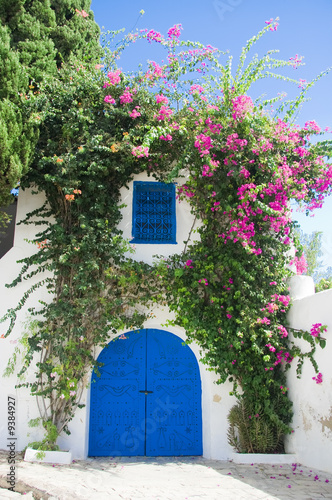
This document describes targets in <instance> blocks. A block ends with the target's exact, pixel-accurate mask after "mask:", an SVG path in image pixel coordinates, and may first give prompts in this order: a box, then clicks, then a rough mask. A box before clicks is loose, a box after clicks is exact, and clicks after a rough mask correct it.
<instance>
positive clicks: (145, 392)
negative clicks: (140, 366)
mask: <svg viewBox="0 0 332 500" xmlns="http://www.w3.org/2000/svg"><path fill="white" fill-rule="evenodd" d="M138 392H142V393H143V394H145V395H146V396H147V395H148V394H152V393H153V391H147V390H145V391H138Z"/></svg>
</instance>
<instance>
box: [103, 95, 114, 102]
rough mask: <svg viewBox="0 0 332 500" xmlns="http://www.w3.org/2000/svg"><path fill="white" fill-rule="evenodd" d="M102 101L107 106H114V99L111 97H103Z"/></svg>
mask: <svg viewBox="0 0 332 500" xmlns="http://www.w3.org/2000/svg"><path fill="white" fill-rule="evenodd" d="M104 101H105V102H107V104H115V99H113V97H112V96H111V95H107V96H105V98H104Z"/></svg>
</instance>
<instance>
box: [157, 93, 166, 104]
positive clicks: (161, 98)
mask: <svg viewBox="0 0 332 500" xmlns="http://www.w3.org/2000/svg"><path fill="white" fill-rule="evenodd" d="M156 101H157V103H158V104H160V103H163V104H168V99H167V97H166V96H165V95H162V94H157V95H156Z"/></svg>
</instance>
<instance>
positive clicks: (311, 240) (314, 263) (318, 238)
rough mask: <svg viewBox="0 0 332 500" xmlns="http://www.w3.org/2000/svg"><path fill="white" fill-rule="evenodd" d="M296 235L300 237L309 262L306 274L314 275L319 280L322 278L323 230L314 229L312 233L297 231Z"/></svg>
mask: <svg viewBox="0 0 332 500" xmlns="http://www.w3.org/2000/svg"><path fill="white" fill-rule="evenodd" d="M296 235H297V236H298V238H299V241H300V244H301V246H302V249H303V252H304V255H305V259H306V262H307V266H308V268H307V271H306V273H305V274H307V275H308V276H312V277H313V278H314V280H315V282H317V281H318V280H319V278H320V275H321V271H320V268H321V266H322V261H321V259H320V257H322V255H323V252H322V235H323V233H322V231H313V232H312V233H311V234H305V233H304V232H303V231H297V232H296Z"/></svg>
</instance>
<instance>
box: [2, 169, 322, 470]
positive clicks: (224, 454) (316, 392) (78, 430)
mask: <svg viewBox="0 0 332 500" xmlns="http://www.w3.org/2000/svg"><path fill="white" fill-rule="evenodd" d="M137 179H138V180H147V177H146V176H143V175H141V176H139V177H138V178H137ZM150 180H151V179H150ZM131 199H132V184H131V185H130V186H129V190H126V189H124V191H123V201H124V203H125V204H126V207H125V208H123V220H122V222H121V226H120V227H121V229H122V230H123V232H124V236H125V237H127V238H129V239H130V238H131V221H132V217H131V209H132V206H131ZM43 201H44V200H43V196H42V195H38V196H31V193H29V192H22V193H20V196H19V202H18V214H17V221H19V220H21V219H22V218H23V217H24V215H25V213H26V212H28V211H30V210H33V209H34V208H36V207H37V206H40V205H41V204H42V203H43ZM192 223H193V216H192V214H191V213H190V209H189V206H188V205H187V204H186V203H185V202H182V203H177V241H178V244H177V245H169V246H165V245H136V258H137V259H138V260H144V261H146V262H151V261H152V260H153V255H155V254H163V255H165V256H167V255H170V254H171V253H175V252H181V250H182V249H183V247H184V243H183V241H185V240H186V239H187V238H188V234H189V232H190V229H191V227H192ZM38 230H40V228H38ZM33 236H34V227H33V226H32V225H30V226H23V225H22V226H17V228H16V234H15V240H14V247H13V248H12V249H11V250H10V251H9V252H8V253H7V254H6V255H5V256H4V257H3V258H2V259H1V260H0V317H1V316H2V315H3V314H4V313H5V312H6V310H7V309H8V308H10V307H14V306H15V305H16V304H17V301H18V299H19V298H21V297H22V295H23V294H24V292H25V291H26V290H27V289H28V288H29V286H31V284H32V283H33V282H34V281H32V282H30V283H28V282H26V281H23V282H22V283H20V284H19V285H18V286H17V287H15V288H11V289H7V288H6V287H5V284H6V283H10V282H11V281H12V280H13V279H14V278H15V277H16V276H17V273H18V271H19V269H20V265H19V264H17V263H16V261H17V260H18V259H21V258H23V257H25V256H27V255H32V254H33V253H34V252H35V250H36V247H35V246H34V245H33V244H31V243H28V241H26V240H29V239H32V238H33ZM193 236H194V237H197V234H195V233H194V234H193ZM296 278H297V277H295V281H294V280H293V283H291V291H292V294H293V296H295V297H297V298H296V299H295V300H294V305H293V307H292V309H291V312H290V314H289V321H290V324H291V326H292V327H293V328H298V329H301V328H303V329H307V330H310V328H311V325H312V324H313V323H322V324H326V325H327V327H328V330H327V332H326V338H327V346H326V348H325V349H324V350H321V349H320V348H319V347H318V348H317V357H316V359H317V361H318V365H319V369H320V372H321V373H322V374H323V383H322V384H316V382H315V381H314V380H313V377H314V376H315V372H314V369H313V368H312V366H311V365H310V363H309V361H308V360H306V362H305V364H304V366H303V374H302V377H301V379H300V380H298V379H297V378H296V373H295V366H293V368H292V369H291V370H290V372H288V385H289V392H290V397H291V399H292V400H293V401H294V421H293V427H294V430H295V432H294V434H293V435H292V436H290V438H289V439H288V442H287V451H288V452H290V453H295V454H296V456H297V458H298V461H299V462H301V463H303V464H304V465H307V466H309V467H310V466H312V467H316V468H319V469H321V470H325V471H328V472H332V362H331V359H332V339H331V333H330V332H331V331H332V290H328V291H325V292H321V293H319V294H316V295H315V294H313V288H312V282H311V281H310V280H307V279H304V280H303V279H300V280H296ZM299 278H301V277H299ZM33 280H35V281H36V280H37V278H34V279H33ZM301 281H302V282H303V283H302V285H303V284H305V286H304V288H303V286H302V287H301V283H300V282H301ZM299 297H302V298H299ZM40 299H43V300H50V296H49V295H48V294H47V292H46V290H45V288H39V289H38V290H37V291H36V292H35V293H34V294H33V296H32V297H30V299H29V300H28V302H27V303H26V305H25V306H24V307H23V309H22V310H21V311H20V312H19V314H18V318H17V322H16V326H15V328H14V331H13V333H12V334H11V336H10V337H9V338H7V339H3V338H1V339H0V342H1V349H0V370H1V373H2V372H3V370H4V368H5V366H6V364H7V361H8V359H9V358H10V357H11V356H12V354H13V352H14V349H15V347H16V346H17V340H18V339H19V338H20V336H21V334H22V331H23V325H24V323H25V322H26V318H27V313H28V311H27V309H28V308H29V307H34V306H35V307H38V306H39V302H38V301H39V300H40ZM152 312H153V313H154V317H151V318H150V319H149V320H148V321H147V322H146V324H145V325H144V327H145V328H158V329H162V330H163V329H164V330H168V331H170V332H172V333H173V334H175V335H177V336H179V337H180V338H181V339H183V340H185V332H184V330H182V329H180V328H175V327H166V326H165V323H166V320H167V318H169V312H168V310H167V308H161V307H156V308H155V309H154V310H153V311H152ZM5 331H6V324H0V336H1V335H2V334H3V333H4V332H5ZM121 333H125V332H119V334H121ZM110 340H111V338H110ZM303 345H304V346H305V343H303ZM190 347H191V349H192V351H193V352H194V354H195V356H196V358H197V360H198V362H199V359H200V352H199V348H198V346H197V345H195V344H190ZM99 352H100V350H96V353H95V355H96V357H97V356H98V354H99ZM199 370H200V374H201V382H202V412H203V454H204V456H205V457H206V458H210V459H218V460H225V459H228V458H230V457H231V456H232V449H231V447H230V446H229V445H228V443H227V428H228V422H227V414H228V412H229V410H230V408H231V407H232V405H233V404H234V402H235V400H234V398H233V397H232V396H230V395H229V392H230V391H231V389H232V387H231V384H230V383H226V384H222V385H217V384H216V383H215V382H216V376H215V375H214V374H213V372H210V371H209V370H207V369H206V366H205V365H203V364H201V363H199ZM30 380H33V378H32V374H30ZM89 380H90V375H89V377H88V378H87V382H89ZM16 382H17V381H16V378H15V377H14V376H13V377H10V378H2V377H0V412H1V415H2V418H1V419H0V449H6V444H7V437H8V435H7V419H6V415H7V397H8V395H12V394H14V395H15V396H16V398H17V409H16V415H17V438H18V439H17V450H21V449H23V448H24V447H25V446H26V445H27V444H28V443H29V442H31V441H33V440H37V439H40V438H41V433H40V432H39V434H38V431H36V430H33V432H32V431H31V429H29V427H28V421H29V420H30V419H32V418H36V417H37V416H38V408H37V406H36V401H35V399H34V398H33V397H31V396H30V395H29V390H28V389H25V388H20V389H15V384H16ZM89 392H90V391H89V388H87V389H86V390H85V393H84V395H83V400H82V403H84V404H86V406H85V407H84V408H83V409H80V410H78V411H77V413H76V416H75V418H74V420H73V421H72V422H71V423H70V426H69V427H70V430H71V435H70V436H63V437H61V438H60V440H59V445H60V446H61V448H62V449H71V451H72V453H73V458H85V457H86V456H87V453H88V434H89V409H90V408H89V404H90V401H89ZM28 433H30V436H28Z"/></svg>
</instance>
